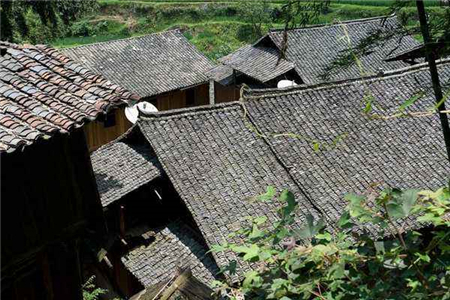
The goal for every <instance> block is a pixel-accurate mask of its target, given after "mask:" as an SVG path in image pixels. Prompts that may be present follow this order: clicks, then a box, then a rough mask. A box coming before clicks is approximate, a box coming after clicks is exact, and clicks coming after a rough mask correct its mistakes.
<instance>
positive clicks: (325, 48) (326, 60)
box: [268, 16, 419, 84]
mask: <svg viewBox="0 0 450 300" xmlns="http://www.w3.org/2000/svg"><path fill="white" fill-rule="evenodd" d="M399 26H400V24H399V22H398V21H397V18H396V17H395V16H391V17H378V18H370V19H361V20H353V21H347V22H342V23H341V24H334V25H322V26H313V27H306V28H299V29H293V30H289V31H288V45H287V50H286V59H287V60H288V61H290V62H293V63H294V64H295V65H296V70H297V72H298V74H299V75H300V77H301V78H302V79H303V81H304V82H305V83H306V84H314V83H318V82H323V81H325V80H324V79H323V78H322V77H321V75H323V74H324V72H325V70H326V68H327V67H328V66H330V64H331V63H332V62H333V61H334V60H335V59H336V58H337V57H339V55H340V54H342V53H343V51H345V50H346V49H349V48H350V47H355V46H357V45H358V43H360V42H361V41H363V40H365V39H366V38H367V37H368V36H369V35H372V34H375V33H378V32H389V31H391V30H392V29H395V28H398V27H399ZM346 32H347V33H348V38H349V39H350V45H349V42H348V38H347V37H346ZM268 36H269V37H270V38H271V39H272V41H273V42H274V43H275V44H276V45H277V47H281V44H282V41H283V32H282V31H277V30H274V31H271V32H270V33H269V34H268ZM417 45H419V42H418V41H416V40H415V39H414V38H413V37H412V36H404V37H402V38H400V37H399V36H393V37H391V38H389V39H388V40H387V41H384V42H383V43H381V44H380V45H374V46H373V47H372V48H371V49H370V51H371V53H370V54H366V55H364V56H362V57H361V58H360V62H361V65H362V70H360V69H359V66H358V65H357V64H352V65H351V66H350V67H345V68H337V69H335V70H334V71H332V72H330V74H329V75H330V76H329V77H328V78H327V79H326V80H327V81H328V80H330V81H334V80H342V79H350V78H357V77H361V75H362V72H364V74H377V73H378V72H379V71H380V69H381V70H383V71H388V70H394V69H398V68H403V67H407V66H409V65H408V64H407V63H405V62H402V61H395V62H387V61H384V59H385V58H386V57H388V56H392V55H395V53H399V52H402V51H405V50H407V49H410V48H413V47H415V46H417Z"/></svg>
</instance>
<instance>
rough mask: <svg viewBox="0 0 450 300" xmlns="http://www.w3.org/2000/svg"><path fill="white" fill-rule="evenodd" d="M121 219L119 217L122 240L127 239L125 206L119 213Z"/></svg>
mask: <svg viewBox="0 0 450 300" xmlns="http://www.w3.org/2000/svg"><path fill="white" fill-rule="evenodd" d="M119 214H120V217H119V222H120V224H119V230H120V238H121V239H123V240H124V239H125V207H123V205H121V206H120V211H119Z"/></svg>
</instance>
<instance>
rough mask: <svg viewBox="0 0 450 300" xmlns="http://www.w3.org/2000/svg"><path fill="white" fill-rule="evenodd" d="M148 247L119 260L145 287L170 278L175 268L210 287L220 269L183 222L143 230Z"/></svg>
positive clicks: (136, 250)
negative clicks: (186, 272)
mask: <svg viewBox="0 0 450 300" xmlns="http://www.w3.org/2000/svg"><path fill="white" fill-rule="evenodd" d="M142 237H144V239H146V240H147V241H148V242H149V244H148V245H142V246H140V247H138V248H136V249H133V250H132V251H130V252H128V253H127V254H125V255H124V256H123V257H122V262H123V263H124V265H125V267H126V268H127V269H128V270H129V271H130V272H131V273H132V274H133V275H134V276H135V277H136V278H137V279H138V280H139V282H141V283H142V285H143V286H144V287H147V286H149V285H153V284H157V283H159V282H161V281H165V280H167V279H170V277H171V276H173V275H174V274H175V273H176V271H177V269H181V268H188V267H189V268H190V269H191V270H192V274H193V275H194V276H195V277H196V278H197V279H199V280H200V281H202V282H203V283H205V284H206V285H208V286H209V285H210V284H211V283H212V281H213V280H214V279H215V278H216V276H217V274H218V272H219V269H218V267H217V265H216V264H215V262H214V259H213V258H212V257H211V255H210V254H207V251H208V250H207V249H206V247H205V246H203V245H202V243H201V242H200V241H199V240H198V239H197V237H196V236H195V234H194V233H193V231H192V230H191V229H190V228H188V227H187V226H186V224H184V223H183V222H182V221H175V222H172V223H170V224H169V225H168V226H167V227H165V228H161V229H159V230H149V229H146V230H143V231H142Z"/></svg>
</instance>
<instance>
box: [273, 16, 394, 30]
mask: <svg viewBox="0 0 450 300" xmlns="http://www.w3.org/2000/svg"><path fill="white" fill-rule="evenodd" d="M396 17H397V16H396V14H395V13H394V14H390V15H384V16H376V17H369V18H361V19H353V20H345V21H339V22H338V23H323V24H315V25H306V26H305V27H295V28H291V29H289V30H288V31H291V30H302V29H314V28H322V27H332V26H339V25H342V24H357V23H364V22H370V21H375V20H381V19H389V18H396ZM279 31H284V28H271V29H269V33H272V32H279Z"/></svg>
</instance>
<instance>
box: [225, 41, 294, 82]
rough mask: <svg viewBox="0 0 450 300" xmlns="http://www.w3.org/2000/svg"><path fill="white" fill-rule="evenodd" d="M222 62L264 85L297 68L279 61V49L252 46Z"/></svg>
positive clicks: (239, 50)
mask: <svg viewBox="0 0 450 300" xmlns="http://www.w3.org/2000/svg"><path fill="white" fill-rule="evenodd" d="M220 62H221V63H223V64H225V65H227V66H230V67H231V68H233V69H235V70H237V71H239V72H241V73H243V74H245V75H247V76H250V77H251V78H254V79H256V80H258V81H260V82H263V83H264V82H267V81H269V80H272V79H274V78H276V77H278V76H280V75H283V74H285V73H287V72H289V71H290V70H292V69H294V68H295V65H294V64H293V63H292V62H289V61H286V60H285V59H281V60H279V51H278V49H275V48H269V47H262V46H251V45H247V46H244V47H242V48H240V49H238V50H236V51H235V52H233V53H231V54H229V55H227V56H225V57H222V58H221V59H220Z"/></svg>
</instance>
